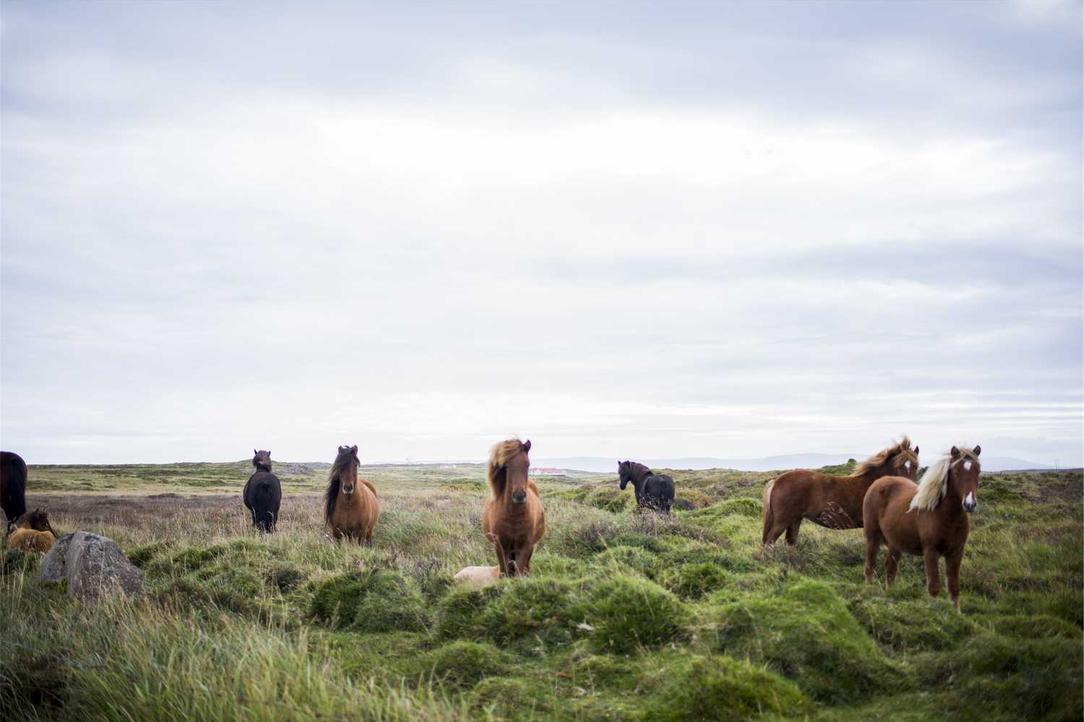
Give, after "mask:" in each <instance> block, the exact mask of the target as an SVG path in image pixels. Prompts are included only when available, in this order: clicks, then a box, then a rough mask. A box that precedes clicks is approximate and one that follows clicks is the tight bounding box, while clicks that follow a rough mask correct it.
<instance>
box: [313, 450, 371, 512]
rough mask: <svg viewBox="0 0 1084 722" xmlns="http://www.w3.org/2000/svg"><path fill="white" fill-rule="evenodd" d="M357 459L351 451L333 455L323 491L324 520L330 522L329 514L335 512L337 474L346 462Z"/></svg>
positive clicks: (337, 495)
mask: <svg viewBox="0 0 1084 722" xmlns="http://www.w3.org/2000/svg"><path fill="white" fill-rule="evenodd" d="M357 460H358V458H357V456H355V455H354V452H352V451H346V452H343V453H341V454H339V455H338V456H336V457H335V463H334V464H332V465H331V471H329V472H328V473H327V489H326V490H325V491H324V521H326V522H328V523H330V522H331V515H332V514H334V513H335V500H336V499H338V498H339V475H340V474H342V473H343V469H345V468H346V465H347V464H348V463H353V462H355V461H357ZM374 493H375V490H374Z"/></svg>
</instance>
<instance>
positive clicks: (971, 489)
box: [948, 446, 982, 513]
mask: <svg viewBox="0 0 1084 722" xmlns="http://www.w3.org/2000/svg"><path fill="white" fill-rule="evenodd" d="M980 452H982V447H981V446H976V447H975V448H974V449H958V448H956V447H955V446H953V447H952V451H950V452H949V458H950V461H949V468H948V486H949V490H951V491H953V492H955V493H957V494H959V495H960V499H962V500H963V501H962V502H961V503H962V504H963V508H964V511H966V512H968V513H971V512H973V511H975V509H978V508H979V498H978V493H979V472H980V471H981V470H982V466H981V465H980V464H979V453H980Z"/></svg>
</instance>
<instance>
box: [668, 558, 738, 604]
mask: <svg viewBox="0 0 1084 722" xmlns="http://www.w3.org/2000/svg"><path fill="white" fill-rule="evenodd" d="M729 578H730V575H729V574H727V572H726V571H724V570H723V569H720V568H719V567H718V566H716V565H715V564H712V563H710V562H696V563H693V564H682V565H680V566H678V567H675V568H673V569H670V570H668V571H666V572H665V573H663V575H662V584H663V586H664V587H666V588H667V589H669V590H670V591H672V592H673V593H674V594H677V595H678V596H679V597H681V598H682V599H699V598H700V597H702V596H704V595H705V594H707V593H708V592H712V591H715V590H716V589H720V588H721V587H723V586H724V585H725V584H726V583H727V581H728V580H729Z"/></svg>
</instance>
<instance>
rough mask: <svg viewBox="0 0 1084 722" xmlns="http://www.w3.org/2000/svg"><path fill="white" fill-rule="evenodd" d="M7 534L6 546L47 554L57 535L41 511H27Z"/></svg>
mask: <svg viewBox="0 0 1084 722" xmlns="http://www.w3.org/2000/svg"><path fill="white" fill-rule="evenodd" d="M13 524H14V525H13V527H12V529H11V530H10V531H9V532H8V535H7V541H6V546H7V548H8V549H19V550H21V551H24V552H47V551H49V550H50V549H52V548H53V543H54V542H55V541H56V537H57V534H56V532H55V531H54V530H53V527H52V525H50V524H49V515H48V514H46V513H45V511H44V510H43V509H35V510H34V511H28V512H26V513H25V514H23V515H22V516H20V517H19V518H18V519H16V520H15V521H14V522H13Z"/></svg>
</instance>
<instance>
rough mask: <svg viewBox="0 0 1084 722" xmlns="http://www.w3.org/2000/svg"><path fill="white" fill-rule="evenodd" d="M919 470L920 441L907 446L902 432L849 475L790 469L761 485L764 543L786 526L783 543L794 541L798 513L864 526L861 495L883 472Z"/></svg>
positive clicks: (833, 524)
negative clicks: (762, 490)
mask: <svg viewBox="0 0 1084 722" xmlns="http://www.w3.org/2000/svg"><path fill="white" fill-rule="evenodd" d="M917 473H918V447H917V446H916V447H915V448H914V450H912V449H911V441H910V439H908V438H907V437H906V436H905V437H903V439H902V440H901V441H900V442H899V443H897V444H893V445H892V446H889V447H888V448H887V449H882V450H881V451H879V452H878V453H876V454H874V455H873V456H871V457H870V458H868V459H866V460H865V461H863V462H862V463H861V464H859V465H858V466H857V467H856V468H855V470H854V473H853V474H851V475H850V476H831V475H829V474H825V473H823V472H820V471H808V470H805V469H797V470H795V471H788V472H787V473H785V474H783V475H782V476H779V477H777V478H775V479H773V480H772V481H770V482H768V485H767V486H766V487H764V536H763V538H762V541H763V544H764V546H766V547H767V546H771V545H772V544H774V543H775V541H776V539H778V538H779V535H780V534H782V533H783V532H784V531H786V532H787V544H791V545H793V544H797V543H798V527H800V526H801V525H802V519H809V520H810V521H811V522H813V523H814V524H817V525H819V526H823V527H827V528H829V529H857V528H858V527H860V526H862V499H863V498H864V497H865V495H866V490H867V489H869V486H870V484H872V483H873V482H874V481H876V480H877V479H880V478H881V477H882V476H904V477H907V478H908V479H914V478H915V475H916V474H917Z"/></svg>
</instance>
